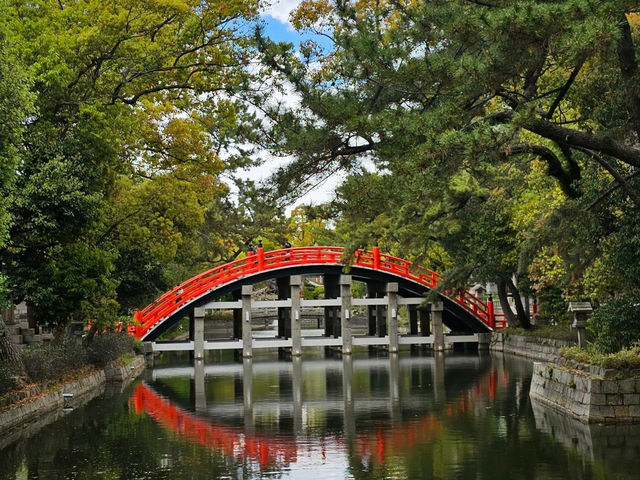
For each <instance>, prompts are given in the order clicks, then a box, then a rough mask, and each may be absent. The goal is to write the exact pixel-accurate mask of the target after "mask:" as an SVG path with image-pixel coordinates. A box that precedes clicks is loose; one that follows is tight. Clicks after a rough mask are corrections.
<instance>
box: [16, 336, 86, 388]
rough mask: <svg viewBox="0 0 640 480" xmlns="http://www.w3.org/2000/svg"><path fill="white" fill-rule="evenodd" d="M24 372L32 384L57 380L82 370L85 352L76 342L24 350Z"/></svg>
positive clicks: (84, 363) (84, 362)
mask: <svg viewBox="0 0 640 480" xmlns="http://www.w3.org/2000/svg"><path fill="white" fill-rule="evenodd" d="M22 358H23V361H24V366H25V370H26V372H27V375H28V376H29V378H30V379H31V380H32V381H34V382H43V381H47V380H59V379H61V378H64V377H65V375H67V374H69V373H73V372H74V371H76V370H78V369H81V368H83V367H84V366H85V365H86V362H87V352H86V350H85V349H84V347H83V346H82V345H81V344H79V343H76V342H71V341H70V342H65V343H63V344H62V345H47V346H43V347H35V348H29V349H26V350H25V351H24V353H23V357H22Z"/></svg>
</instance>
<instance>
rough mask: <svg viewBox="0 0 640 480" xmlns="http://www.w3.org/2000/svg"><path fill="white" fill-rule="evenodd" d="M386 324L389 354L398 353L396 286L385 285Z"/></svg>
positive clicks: (391, 283) (394, 283)
mask: <svg viewBox="0 0 640 480" xmlns="http://www.w3.org/2000/svg"><path fill="white" fill-rule="evenodd" d="M387 321H388V322H387V323H388V325H389V353H398V284H397V283H396V282H389V283H387Z"/></svg>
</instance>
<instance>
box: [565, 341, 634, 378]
mask: <svg viewBox="0 0 640 480" xmlns="http://www.w3.org/2000/svg"><path fill="white" fill-rule="evenodd" d="M560 354H561V355H562V356H563V357H564V358H566V359H568V360H573V361H575V362H579V363H586V364H588V365H597V366H599V367H602V368H613V369H616V370H626V371H632V372H638V371H639V370H640V349H639V348H638V346H637V345H636V346H633V347H631V348H623V349H622V350H620V351H619V352H615V353H600V352H597V351H595V350H594V349H593V348H589V349H582V348H578V347H570V348H561V349H560Z"/></svg>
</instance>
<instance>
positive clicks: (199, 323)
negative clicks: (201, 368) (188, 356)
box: [191, 307, 205, 360]
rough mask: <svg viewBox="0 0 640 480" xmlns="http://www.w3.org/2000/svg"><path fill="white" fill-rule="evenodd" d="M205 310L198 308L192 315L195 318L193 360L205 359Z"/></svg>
mask: <svg viewBox="0 0 640 480" xmlns="http://www.w3.org/2000/svg"><path fill="white" fill-rule="evenodd" d="M204 313H205V312H204V308H202V307H196V308H194V309H193V313H192V314H191V315H192V317H193V358H194V359H195V360H202V359H203V358H204Z"/></svg>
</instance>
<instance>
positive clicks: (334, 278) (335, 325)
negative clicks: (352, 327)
mask: <svg viewBox="0 0 640 480" xmlns="http://www.w3.org/2000/svg"><path fill="white" fill-rule="evenodd" d="M339 282H340V276H339V275H334V274H327V275H325V276H324V298H338V295H340V286H339ZM324 335H325V337H334V338H338V335H340V318H339V317H338V307H324Z"/></svg>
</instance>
